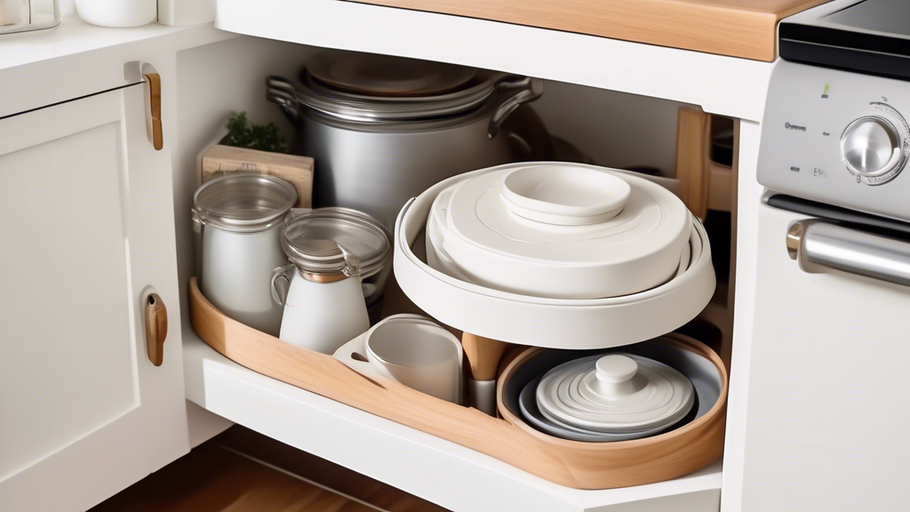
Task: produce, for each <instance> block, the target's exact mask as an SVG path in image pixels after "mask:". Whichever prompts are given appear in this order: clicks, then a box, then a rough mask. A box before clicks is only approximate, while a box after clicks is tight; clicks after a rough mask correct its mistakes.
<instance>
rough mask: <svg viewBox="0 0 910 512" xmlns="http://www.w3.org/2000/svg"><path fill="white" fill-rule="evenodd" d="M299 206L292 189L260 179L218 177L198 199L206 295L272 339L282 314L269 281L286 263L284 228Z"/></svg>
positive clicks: (195, 200) (195, 216)
mask: <svg viewBox="0 0 910 512" xmlns="http://www.w3.org/2000/svg"><path fill="white" fill-rule="evenodd" d="M296 202H297V191H296V190H295V188H294V186H293V185H291V184H290V183H288V182H287V181H284V180H282V179H280V178H276V177H274V176H264V175H258V174H233V175H229V176H222V177H220V178H216V179H214V180H211V181H209V182H207V183H205V184H203V185H202V186H201V187H199V188H198V189H197V190H196V193H195V195H194V196H193V221H194V222H195V226H194V227H195V229H196V232H197V233H199V234H200V235H201V236H200V237H199V238H200V240H201V243H199V244H197V245H198V246H199V248H198V249H197V250H198V251H199V252H200V253H201V264H200V272H201V274H202V275H201V276H200V284H201V288H202V293H203V294H204V295H205V296H206V298H207V299H208V300H209V301H210V302H211V303H212V304H214V305H215V306H216V307H217V308H218V309H220V310H221V311H222V312H223V313H224V314H226V315H228V316H230V317H231V318H234V319H235V320H238V321H240V322H243V323H245V324H246V325H249V326H250V327H253V328H255V329H258V330H260V331H263V332H266V333H269V334H272V335H277V334H278V330H279V325H280V322H281V311H282V309H281V307H280V306H278V305H276V304H275V303H274V302H273V301H272V298H271V293H270V292H269V278H270V276H271V274H272V270H273V269H274V268H275V267H278V266H280V265H282V264H283V263H284V262H285V256H284V252H283V251H282V250H281V242H280V234H281V228H282V227H283V226H284V219H285V216H286V215H287V213H288V212H289V211H290V209H291V207H292V206H293V205H294V204H295V203H296Z"/></svg>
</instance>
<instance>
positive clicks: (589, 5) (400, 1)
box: [355, 0, 828, 62]
mask: <svg viewBox="0 0 910 512" xmlns="http://www.w3.org/2000/svg"><path fill="white" fill-rule="evenodd" d="M355 1H358V2H361V3H367V4H374V5H385V6H389V7H401V8H405V9H415V10H420V11H430V12H438V13H444V14H454V15H458V16H467V17H471V18H481V19H488V20H494V21H504V22H507V23H515V24H519V25H528V26H532V27H541V28H549V29H556V30H564V31H568V32H577V33H581V34H590V35H595V36H603V37H610V38H614V39H623V40H626V41H634V42H638V43H648V44H656V45H660V46H669V47H672V48H681V49H686V50H696V51H700V52H707V53H716V54H720V55H729V56H732V57H743V58H746V59H753V60H763V61H769V62H770V61H773V60H774V58H775V57H776V55H777V48H776V46H777V44H776V39H777V22H778V21H780V20H781V19H782V18H785V17H787V16H790V15H793V14H796V13H798V12H800V11H803V10H806V9H808V8H810V7H815V6H816V5H820V4H823V3H826V2H827V1H828V0H355ZM466 36H467V37H470V35H467V34H466Z"/></svg>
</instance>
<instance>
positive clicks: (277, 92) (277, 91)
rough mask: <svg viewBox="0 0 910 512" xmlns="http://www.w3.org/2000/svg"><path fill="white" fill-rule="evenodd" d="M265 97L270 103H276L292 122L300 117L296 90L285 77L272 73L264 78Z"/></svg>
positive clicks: (295, 121)
mask: <svg viewBox="0 0 910 512" xmlns="http://www.w3.org/2000/svg"><path fill="white" fill-rule="evenodd" d="M265 85H266V93H265V97H266V99H267V100H269V101H271V102H272V103H277V104H278V105H279V106H280V107H281V110H282V111H284V115H285V116H287V118H288V119H289V120H290V121H291V122H292V123H294V124H296V123H297V118H298V117H300V102H298V101H297V91H296V90H295V89H294V85H293V84H291V82H289V81H288V80H287V79H285V78H282V77H280V76H275V75H272V76H270V77H268V78H266V79H265Z"/></svg>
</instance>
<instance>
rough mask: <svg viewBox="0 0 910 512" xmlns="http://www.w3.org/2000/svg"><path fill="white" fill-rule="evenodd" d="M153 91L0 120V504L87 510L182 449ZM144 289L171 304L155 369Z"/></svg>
mask: <svg viewBox="0 0 910 512" xmlns="http://www.w3.org/2000/svg"><path fill="white" fill-rule="evenodd" d="M148 102H149V86H148V84H146V83H137V84H134V85H132V86H127V87H123V88H120V89H117V90H114V91H110V92H105V93H101V94H97V95H94V96H89V97H86V98H82V99H78V100H74V101H70V102H67V103H62V104H59V105H54V106H49V107H46V108H43V109H38V110H34V111H30V112H26V113H23V114H19V115H15V116H10V117H7V118H4V119H0V216H2V221H0V283H2V292H0V320H2V321H0V325H2V335H0V336H2V338H0V504H2V505H0V509H3V510H11V511H12V510H16V511H26V510H28V511H38V510H53V511H67V510H85V509H86V508H89V507H91V506H93V505H94V504H96V503H98V502H100V501H102V500H104V499H106V498H107V497H109V496H111V495H113V494H115V493H116V492H118V491H120V490H121V489H123V488H125V487H126V486H128V485H130V484H131V483H133V482H135V481H137V480H139V479H141V478H143V477H144V476H146V475H147V474H148V473H150V472H152V471H154V470H156V469H158V468H160V467H162V466H163V465H165V464H167V463H168V462H170V461H172V460H174V459H176V458H177V457H179V456H180V455H182V454H184V453H186V452H187V451H188V435H187V427H186V410H185V401H184V390H183V369H182V352H181V346H180V345H181V340H180V319H179V311H180V306H179V304H178V288H177V268H176V254H175V242H174V218H173V198H172V194H173V193H172V183H171V170H170V157H169V154H168V152H167V151H155V149H154V148H153V145H152V143H151V142H150V137H149V128H148V127H147V124H149V125H150V121H149V117H148V109H149V103H148ZM166 148H167V146H165V149H166ZM152 292H155V293H158V294H159V296H160V297H161V299H162V301H163V302H164V304H165V305H166V307H167V310H168V311H169V312H170V313H171V315H170V318H169V326H168V334H167V339H166V342H165V343H164V361H163V364H162V365H161V366H158V367H156V366H154V365H153V364H152V363H151V362H150V360H149V356H148V352H147V348H146V334H145V332H146V325H145V324H146V322H145V315H146V304H147V302H148V295H149V294H150V293H152Z"/></svg>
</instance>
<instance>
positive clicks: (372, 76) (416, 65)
mask: <svg viewBox="0 0 910 512" xmlns="http://www.w3.org/2000/svg"><path fill="white" fill-rule="evenodd" d="M307 70H308V72H309V74H310V76H311V77H313V78H314V79H316V80H318V81H319V82H321V83H323V84H325V85H327V86H329V87H332V88H335V89H337V90H339V91H343V92H347V93H353V94H362V95H370V96H380V97H401V96H412V97H421V96H433V95H439V94H443V93H447V92H451V91H454V90H456V89H458V88H461V87H462V86H464V85H465V84H466V83H468V81H470V80H471V79H472V78H474V76H475V75H476V74H477V70H476V69H474V68H468V67H464V66H456V65H453V64H445V63H441V62H432V61H424V60H416V59H405V58H401V57H392V56H389V55H371V54H364V53H358V52H345V51H338V50H328V51H323V52H320V53H318V54H317V55H316V56H314V57H313V58H311V59H310V60H309V61H308V62H307Z"/></svg>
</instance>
